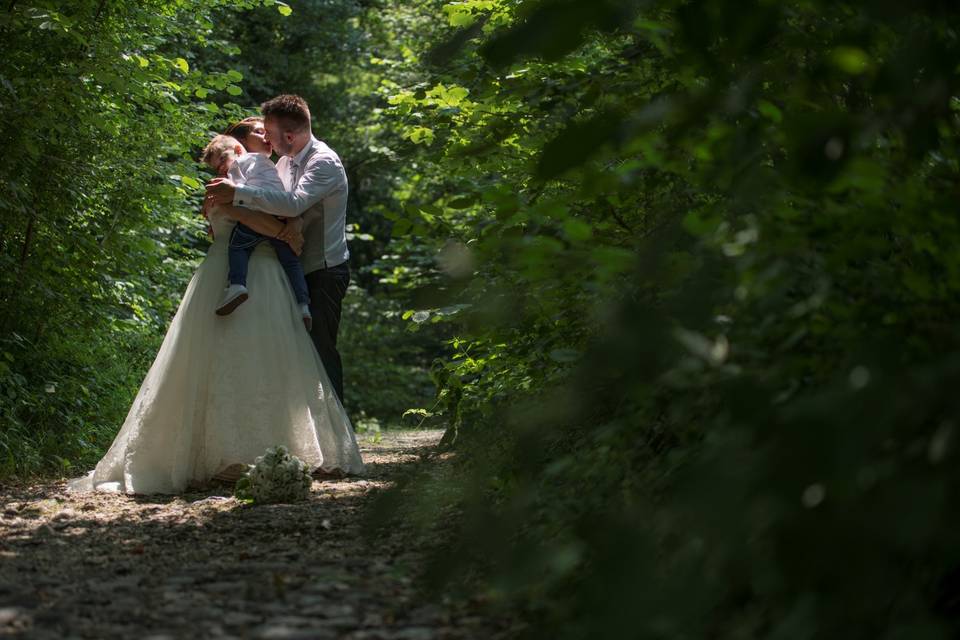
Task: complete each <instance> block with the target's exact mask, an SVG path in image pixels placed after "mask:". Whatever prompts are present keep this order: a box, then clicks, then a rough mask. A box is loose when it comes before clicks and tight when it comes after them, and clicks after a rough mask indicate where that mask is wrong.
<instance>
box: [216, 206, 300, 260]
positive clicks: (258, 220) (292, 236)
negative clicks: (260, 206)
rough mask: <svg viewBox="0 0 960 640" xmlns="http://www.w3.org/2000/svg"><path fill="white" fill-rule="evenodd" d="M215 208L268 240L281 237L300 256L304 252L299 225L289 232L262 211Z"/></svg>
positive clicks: (233, 207) (243, 208)
mask: <svg viewBox="0 0 960 640" xmlns="http://www.w3.org/2000/svg"><path fill="white" fill-rule="evenodd" d="M213 206H216V208H217V210H218V211H219V212H220V213H221V214H223V215H225V216H227V217H228V218H231V219H233V220H236V221H237V222H239V223H241V224H244V225H246V226H248V227H250V228H251V229H253V230H254V231H256V232H257V233H259V234H261V235H265V236H267V237H268V238H277V237H279V238H280V239H281V240H283V241H284V242H286V243H287V244H288V245H290V248H291V249H293V252H294V253H296V254H298V255H299V254H300V252H301V251H302V250H303V234H302V233H301V232H300V229H299V228H296V227H297V226H299V225H295V226H294V228H292V229H289V230H288V229H287V226H288V225H285V224H284V223H282V222H280V221H279V220H277V219H276V218H274V217H273V216H271V215H268V214H266V213H263V212H261V211H253V210H252V209H247V208H245V207H235V206H233V205H231V204H220V205H213Z"/></svg>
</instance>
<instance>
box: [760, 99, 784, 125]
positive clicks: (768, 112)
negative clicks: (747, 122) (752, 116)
mask: <svg viewBox="0 0 960 640" xmlns="http://www.w3.org/2000/svg"><path fill="white" fill-rule="evenodd" d="M757 110H758V111H759V112H760V113H761V114H762V115H763V116H764V117H766V118H767V119H769V120H772V121H774V122H777V123H779V122H782V121H783V114H782V113H781V112H780V109H778V108H777V106H776V105H775V104H773V103H772V102H768V101H766V100H761V101H760V102H758V103H757Z"/></svg>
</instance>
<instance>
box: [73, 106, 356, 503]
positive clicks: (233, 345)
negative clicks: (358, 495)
mask: <svg viewBox="0 0 960 640" xmlns="http://www.w3.org/2000/svg"><path fill="white" fill-rule="evenodd" d="M246 122H247V121H245V123H246ZM251 125H252V126H251V127H250V128H249V132H250V133H249V135H248V132H247V131H245V130H238V129H237V128H236V127H234V128H231V133H233V135H234V137H237V138H238V139H240V142H241V143H242V144H244V145H245V146H246V147H247V150H248V151H251V152H257V151H260V152H267V153H269V152H270V147H269V143H265V142H264V140H263V136H262V133H261V134H260V135H259V136H258V135H257V124H256V123H251ZM259 126H260V127H261V128H262V124H260V125H259ZM208 218H209V222H210V225H211V227H212V229H213V234H214V240H213V243H212V245H211V246H210V248H209V250H208V252H207V255H206V257H205V258H204V260H203V262H202V263H201V264H200V266H199V268H198V269H197V271H196V273H195V274H194V275H193V278H192V279H191V280H190V284H189V285H188V286H187V290H186V293H184V295H183V300H182V301H181V302H180V307H179V309H178V310H177V313H176V315H175V316H174V318H173V321H172V322H171V324H170V328H169V329H168V330H167V334H166V336H165V337H164V340H163V344H162V345H161V347H160V351H159V353H157V357H156V359H155V360H154V362H153V365H152V366H151V367H150V370H149V372H148V373H147V376H146V378H145V379H144V381H143V384H142V386H141V387H140V391H139V392H138V393H137V396H136V399H135V400H134V401H133V406H131V407H130V411H129V413H128V414H127V418H126V420H125V421H124V423H123V426H122V427H121V428H120V432H119V433H118V434H117V437H116V439H115V440H114V441H113V444H112V445H111V446H110V449H109V450H108V451H107V454H106V455H105V456H104V457H103V459H102V460H100V462H99V463H98V464H97V466H96V468H95V469H94V470H93V471H91V472H90V473H89V474H88V475H87V476H85V477H82V478H78V479H76V480H73V481H71V482H70V484H69V486H68V489H69V490H71V491H91V490H101V491H120V492H125V493H130V494H134V493H136V494H150V493H165V494H170V493H179V492H181V491H183V490H184V489H186V488H187V487H188V486H191V485H198V484H203V483H204V482H206V481H208V480H210V479H211V478H213V477H214V476H216V475H218V474H220V475H221V477H230V475H231V472H233V470H234V469H236V468H237V466H236V465H238V464H249V463H252V462H253V460H254V458H255V457H257V456H258V455H261V454H262V453H263V452H264V450H265V449H267V448H268V447H273V446H277V445H285V446H286V447H287V448H288V449H289V450H290V453H291V454H293V455H296V456H297V457H299V458H300V459H302V460H303V461H304V462H305V463H306V464H307V465H308V466H309V467H310V468H311V469H313V470H315V471H322V472H326V473H331V474H341V473H347V474H357V473H361V472H362V471H363V463H362V461H361V459H360V453H359V450H358V448H357V442H356V439H355V437H354V434H353V429H352V428H351V426H350V421H349V418H348V417H347V414H346V412H345V411H344V409H343V406H342V405H341V404H340V401H339V400H338V398H337V396H336V394H335V393H334V392H333V389H332V387H331V385H330V379H329V377H328V376H327V373H326V371H325V370H324V367H323V364H322V363H321V361H320V357H319V356H318V355H317V352H316V350H315V349H314V346H313V343H312V341H311V339H310V336H309V334H307V332H306V331H305V330H304V326H303V319H302V318H301V314H300V310H299V308H298V306H297V304H296V300H295V299H294V295H293V291H292V290H291V286H290V283H289V281H288V279H287V277H286V275H285V274H284V271H283V269H282V268H281V266H280V263H279V262H278V260H277V256H276V253H275V251H274V249H273V248H272V247H271V246H270V245H269V244H268V243H266V242H262V243H260V245H259V246H258V247H257V248H256V249H255V250H254V251H253V254H252V255H251V256H250V263H249V275H248V279H247V289H248V291H249V294H250V296H249V300H248V301H247V302H246V303H245V304H243V305H241V306H239V307H238V308H237V309H236V310H235V311H234V312H233V313H232V314H231V315H228V316H218V315H216V314H215V313H214V310H215V307H216V305H217V302H218V301H219V299H220V294H221V292H222V290H223V287H224V283H225V282H226V277H227V247H228V240H229V237H230V231H231V229H232V228H233V225H234V224H235V223H234V221H232V220H230V219H228V218H227V217H226V216H225V215H223V214H222V213H220V212H219V211H218V210H216V209H213V210H212V211H209V212H208ZM276 224H277V225H279V224H280V223H279V222H277V223H276ZM275 233H276V232H275V231H274V232H273V234H275ZM225 472H226V473H225Z"/></svg>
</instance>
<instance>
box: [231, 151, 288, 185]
mask: <svg viewBox="0 0 960 640" xmlns="http://www.w3.org/2000/svg"><path fill="white" fill-rule="evenodd" d="M227 177H228V178H230V179H231V180H233V183H234V184H235V185H238V186H239V185H248V186H251V187H260V188H262V189H272V190H275V191H283V190H284V187H283V181H282V180H280V174H279V173H277V168H276V166H274V164H273V163H272V162H270V158H268V157H267V156H265V155H263V154H262V153H245V154H243V155H242V156H239V157H238V158H237V159H236V160H235V161H234V163H233V166H232V167H230V170H229V171H227Z"/></svg>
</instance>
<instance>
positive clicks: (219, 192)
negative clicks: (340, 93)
mask: <svg viewBox="0 0 960 640" xmlns="http://www.w3.org/2000/svg"><path fill="white" fill-rule="evenodd" d="M260 112H261V113H262V114H263V120H264V121H263V126H264V129H266V137H265V140H266V141H267V142H269V143H270V144H271V145H273V149H274V151H276V152H277V153H278V154H279V155H280V160H279V162H277V171H278V172H279V174H280V179H281V180H282V181H283V186H284V188H285V189H286V191H272V190H268V189H263V188H260V187H251V186H246V185H240V186H238V185H235V184H234V183H233V182H232V181H231V180H230V179H228V178H216V179H214V180H212V181H210V182H209V183H207V200H208V201H209V202H210V203H211V204H220V205H221V209H222V210H225V211H226V212H227V214H228V215H229V216H230V217H232V218H234V219H235V220H237V221H238V222H240V223H243V224H246V225H247V226H251V225H250V223H251V222H253V223H254V224H256V221H257V220H256V219H257V218H259V217H261V216H266V215H267V214H271V215H273V216H279V217H281V218H283V220H284V222H285V226H284V229H283V230H282V231H280V233H279V234H277V236H276V237H277V238H279V239H280V240H284V241H291V240H293V241H296V240H297V239H298V238H297V236H298V235H299V234H301V233H302V234H303V253H302V254H301V255H300V260H301V262H302V263H303V271H304V273H305V274H306V278H307V288H308V289H309V292H310V312H311V313H312V314H313V319H314V322H313V327H312V329H311V330H310V337H311V338H312V339H313V344H314V346H315V347H316V349H317V353H318V354H319V355H320V359H321V360H322V361H323V366H324V368H325V369H326V370H327V375H329V376H330V382H331V384H333V389H334V391H335V392H336V394H337V397H338V398H340V401H341V402H343V364H342V362H341V360H340V353H339V352H338V351H337V330H338V329H339V327H340V311H341V307H342V302H343V297H344V295H345V294H346V292H347V285H349V284H350V268H349V266H348V265H347V260H348V259H349V257H350V251H349V250H348V249H347V235H346V214H347V174H346V172H345V171H344V170H343V165H342V164H341V163H340V157H339V156H338V155H337V154H336V152H335V151H334V150H333V149H331V148H330V147H328V146H327V145H326V144H325V143H323V142H321V141H320V140H317V139H316V138H315V137H314V136H313V134H312V133H311V131H310V109H309V107H308V106H307V103H306V102H305V101H304V99H303V98H301V97H300V96H295V95H281V96H277V97H276V98H273V99H271V100H268V101H266V102H264V103H263V104H262V105H261V106H260ZM253 209H257V211H253ZM260 212H265V213H260ZM274 224H275V223H274Z"/></svg>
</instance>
